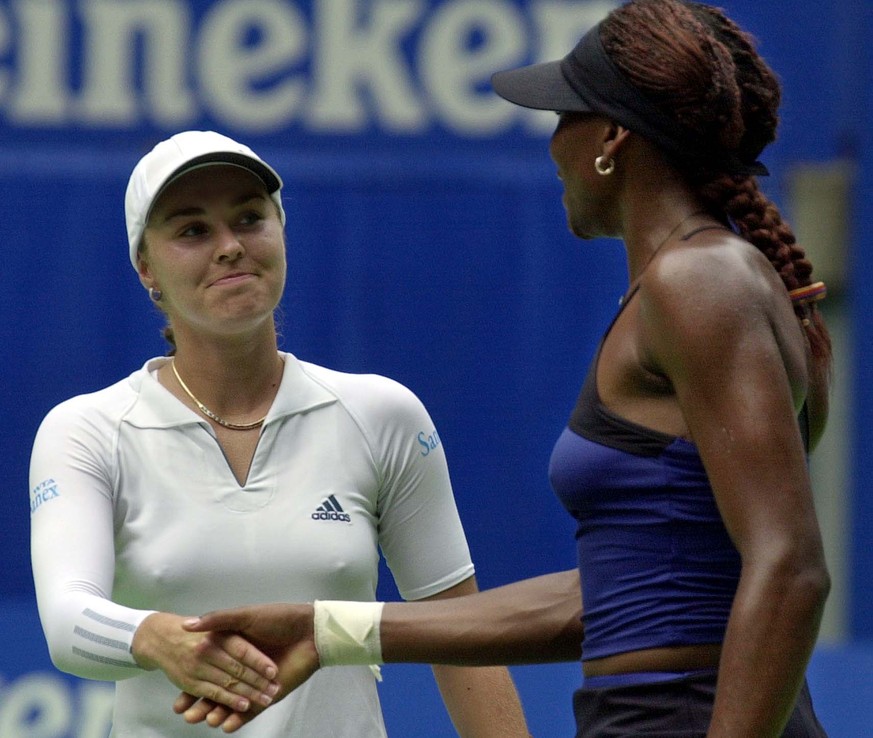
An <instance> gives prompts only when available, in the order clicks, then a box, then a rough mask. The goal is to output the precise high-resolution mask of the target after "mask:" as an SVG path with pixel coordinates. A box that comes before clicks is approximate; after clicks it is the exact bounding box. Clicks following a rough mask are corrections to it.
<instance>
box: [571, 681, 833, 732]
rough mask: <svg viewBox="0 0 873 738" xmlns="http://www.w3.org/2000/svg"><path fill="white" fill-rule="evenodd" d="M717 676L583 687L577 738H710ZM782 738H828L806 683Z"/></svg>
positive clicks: (577, 703)
mask: <svg viewBox="0 0 873 738" xmlns="http://www.w3.org/2000/svg"><path fill="white" fill-rule="evenodd" d="M715 683H716V672H715V671H711V672H699V673H695V674H691V675H688V676H683V677H680V678H677V679H670V680H667V681H659V682H654V683H649V684H634V685H629V686H618V687H608V688H600V689H598V688H592V687H582V688H581V689H579V690H577V691H576V693H575V694H574V695H573V711H574V713H575V715H576V738H630V737H631V736H639V737H640V738H705V736H706V730H707V728H708V726H709V720H710V715H711V714H712V704H713V700H714V698H715ZM782 738H827V734H826V733H825V731H824V728H822V726H821V724H820V723H819V722H818V719H817V718H816V716H815V712H814V711H813V709H812V700H811V698H810V696H809V688H808V687H807V685H806V683H804V685H803V689H802V690H801V692H800V694H799V695H798V697H797V703H796V704H795V707H794V712H793V713H792V714H791V719H790V720H789V721H788V725H786V727H785V730H784V731H783V733H782Z"/></svg>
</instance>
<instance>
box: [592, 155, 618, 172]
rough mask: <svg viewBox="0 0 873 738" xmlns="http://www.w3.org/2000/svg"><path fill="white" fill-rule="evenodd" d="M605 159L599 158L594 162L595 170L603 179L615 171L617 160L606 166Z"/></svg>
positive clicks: (611, 160) (608, 162)
mask: <svg viewBox="0 0 873 738" xmlns="http://www.w3.org/2000/svg"><path fill="white" fill-rule="evenodd" d="M604 160H605V157H603V156H598V157H597V158H596V159H595V160H594V168H595V169H596V170H597V173H598V174H599V175H601V176H602V177H607V176H609V175H610V174H612V173H613V172H614V171H615V159H613V158H611V157H610V159H609V161H607V162H606V163H605V164H604Z"/></svg>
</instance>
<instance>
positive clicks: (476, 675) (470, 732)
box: [433, 664, 530, 738]
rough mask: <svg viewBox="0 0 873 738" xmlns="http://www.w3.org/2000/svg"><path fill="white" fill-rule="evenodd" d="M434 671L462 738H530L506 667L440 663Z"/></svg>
mask: <svg viewBox="0 0 873 738" xmlns="http://www.w3.org/2000/svg"><path fill="white" fill-rule="evenodd" d="M433 671H434V676H435V677H436V681H437V684H438V685H439V689H440V694H441V695H442V698H443V702H444V703H445V706H446V709H447V711H448V713H449V715H450V717H451V719H452V724H453V725H454V726H455V731H456V732H457V733H458V736H460V738H528V736H529V735H530V733H529V731H528V729H527V722H526V721H525V717H524V712H523V711H522V707H521V702H520V701H519V698H518V692H517V691H516V689H515V685H514V684H513V683H512V678H511V676H510V674H509V671H508V670H507V669H506V667H503V666H447V665H444V664H440V665H435V666H434V667H433Z"/></svg>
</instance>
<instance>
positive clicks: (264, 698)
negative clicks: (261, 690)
mask: <svg viewBox="0 0 873 738" xmlns="http://www.w3.org/2000/svg"><path fill="white" fill-rule="evenodd" d="M272 702H273V698H272V697H270V695H268V694H262V695H261V704H262V705H263V706H264V707H269V706H270V705H271V704H272Z"/></svg>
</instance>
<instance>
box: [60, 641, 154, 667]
mask: <svg viewBox="0 0 873 738" xmlns="http://www.w3.org/2000/svg"><path fill="white" fill-rule="evenodd" d="M73 653H74V654H76V655H77V656H81V657H82V658H83V659H89V660H90V661H98V662H100V663H101V664H109V665H110V666H126V667H127V668H129V669H139V668H140V667H139V666H138V665H137V664H130V663H128V662H127V661H119V660H118V659H110V658H107V657H106V656H98V655H97V654H96V653H91V652H90V651H83V650H82V649H81V648H76V647H75V646H73Z"/></svg>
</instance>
